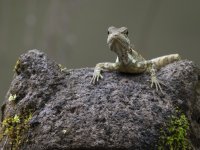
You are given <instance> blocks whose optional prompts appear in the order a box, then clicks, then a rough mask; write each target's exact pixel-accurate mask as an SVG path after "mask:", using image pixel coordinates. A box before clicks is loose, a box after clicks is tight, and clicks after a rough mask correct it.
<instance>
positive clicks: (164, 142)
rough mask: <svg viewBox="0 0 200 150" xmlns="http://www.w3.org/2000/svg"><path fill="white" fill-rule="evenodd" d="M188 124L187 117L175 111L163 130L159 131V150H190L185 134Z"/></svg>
mask: <svg viewBox="0 0 200 150" xmlns="http://www.w3.org/2000/svg"><path fill="white" fill-rule="evenodd" d="M188 131H189V122H188V119H187V117H186V116H185V115H184V114H183V113H180V112H179V111H177V113H176V115H175V116H172V118H171V119H170V121H169V122H168V124H167V125H166V126H165V128H163V129H161V137H160V141H159V147H158V149H159V150H189V149H191V147H190V143H189V140H188V138H187V133H188Z"/></svg>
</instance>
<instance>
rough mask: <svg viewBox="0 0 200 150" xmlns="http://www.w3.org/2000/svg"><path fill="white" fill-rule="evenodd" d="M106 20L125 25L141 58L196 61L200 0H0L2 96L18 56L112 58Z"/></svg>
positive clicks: (81, 62) (66, 60)
mask: <svg viewBox="0 0 200 150" xmlns="http://www.w3.org/2000/svg"><path fill="white" fill-rule="evenodd" d="M110 25H114V26H116V27H120V26H126V27H128V28H129V36H130V39H131V41H132V43H134V45H135V49H136V50H137V51H138V52H139V53H141V54H142V55H143V56H144V57H145V58H147V59H150V58H153V57H157V56H161V55H166V54H171V53H179V54H180V55H181V56H182V58H184V59H185V58H187V59H190V60H193V61H195V62H196V63H197V64H200V60H199V54H200V51H199V47H200V1H199V0H0V57H1V58H0V83H1V84H0V98H1V103H2V101H3V100H4V96H5V94H6V92H7V90H8V88H9V84H10V82H11V81H12V77H13V67H14V65H15V63H16V60H17V59H18V57H19V56H20V55H21V54H22V53H24V52H25V51H27V50H29V49H40V50H42V51H44V52H46V53H47V54H48V56H49V57H50V58H52V59H54V60H55V61H57V62H58V63H61V64H63V65H64V66H66V67H68V68H81V67H94V66H95V64H96V63H98V62H104V61H112V62H113V61H115V57H116V56H115V54H113V53H112V52H110V51H109V49H108V47H107V45H106V38H107V28H108V27H109V26H110Z"/></svg>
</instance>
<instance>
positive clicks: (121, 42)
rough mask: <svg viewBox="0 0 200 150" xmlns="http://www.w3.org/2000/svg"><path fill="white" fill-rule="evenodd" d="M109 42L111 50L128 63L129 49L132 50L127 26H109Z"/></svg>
mask: <svg viewBox="0 0 200 150" xmlns="http://www.w3.org/2000/svg"><path fill="white" fill-rule="evenodd" d="M107 43H108V46H109V48H110V50H111V51H114V52H115V53H116V54H117V56H118V58H119V59H120V60H121V61H122V62H123V63H125V64H127V63H128V51H129V50H130V40H129V38H128V29H127V28H126V27H121V28H116V27H113V26H111V27H109V28H108V38H107Z"/></svg>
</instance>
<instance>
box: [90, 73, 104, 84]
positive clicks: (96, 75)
mask: <svg viewBox="0 0 200 150" xmlns="http://www.w3.org/2000/svg"><path fill="white" fill-rule="evenodd" d="M99 79H103V76H102V75H101V73H100V71H94V73H93V77H92V80H91V81H90V83H92V84H95V83H97V82H98V81H99Z"/></svg>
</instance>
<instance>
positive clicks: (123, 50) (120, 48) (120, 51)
mask: <svg viewBox="0 0 200 150" xmlns="http://www.w3.org/2000/svg"><path fill="white" fill-rule="evenodd" d="M109 48H110V50H111V51H113V52H115V53H116V54H117V56H118V59H119V62H121V63H123V64H125V65H127V64H129V62H130V61H129V57H128V47H126V46H124V45H122V44H120V43H119V42H114V41H113V42H112V43H110V44H109Z"/></svg>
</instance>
